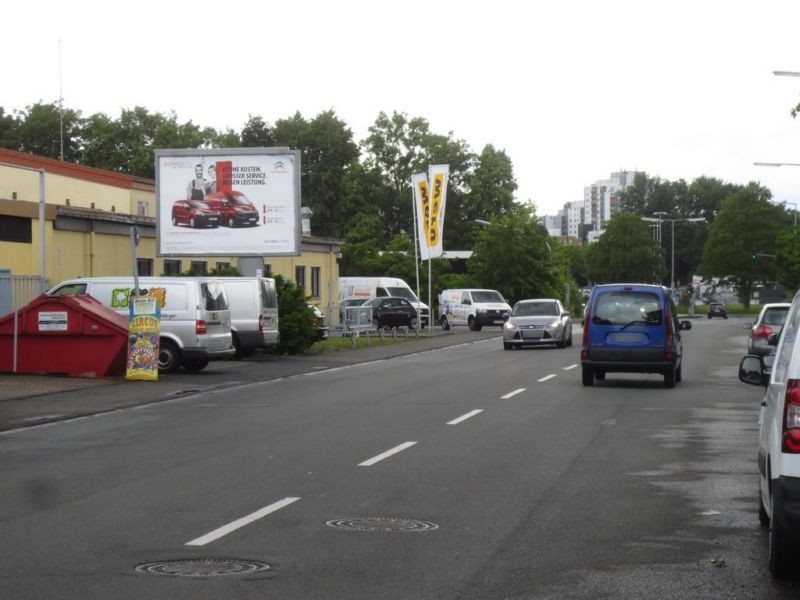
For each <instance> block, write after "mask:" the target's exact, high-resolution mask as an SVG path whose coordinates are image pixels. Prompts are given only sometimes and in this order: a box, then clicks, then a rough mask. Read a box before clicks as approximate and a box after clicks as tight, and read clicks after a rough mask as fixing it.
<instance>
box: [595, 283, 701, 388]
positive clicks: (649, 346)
mask: <svg viewBox="0 0 800 600" xmlns="http://www.w3.org/2000/svg"><path fill="white" fill-rule="evenodd" d="M691 328H692V324H691V322H690V321H678V312H677V310H676V309H675V304H674V303H673V301H672V295H671V294H670V293H669V290H667V288H665V287H663V286H660V285H648V284H641V283H613V284H605V285H596V286H594V289H592V294H591V295H590V296H589V300H588V302H587V303H586V311H585V314H584V321H583V344H582V347H581V368H582V370H583V385H585V386H590V385H592V384H593V383H594V380H595V379H596V380H598V381H603V380H604V379H605V378H606V373H661V374H663V375H664V386H665V387H668V388H674V387H675V383H676V382H678V381H680V380H681V378H682V372H683V369H682V365H683V341H682V340H681V331H683V330H687V329H691Z"/></svg>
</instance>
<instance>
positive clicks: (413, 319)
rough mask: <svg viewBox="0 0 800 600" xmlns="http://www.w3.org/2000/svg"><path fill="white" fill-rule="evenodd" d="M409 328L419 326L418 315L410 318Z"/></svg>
mask: <svg viewBox="0 0 800 600" xmlns="http://www.w3.org/2000/svg"><path fill="white" fill-rule="evenodd" d="M408 328H409V329H414V330H416V328H417V317H411V318H410V319H409V320H408Z"/></svg>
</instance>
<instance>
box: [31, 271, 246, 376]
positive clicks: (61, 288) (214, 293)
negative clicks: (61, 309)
mask: <svg viewBox="0 0 800 600" xmlns="http://www.w3.org/2000/svg"><path fill="white" fill-rule="evenodd" d="M139 289H140V290H141V291H142V292H150V293H151V294H153V295H154V296H156V297H157V298H159V299H160V302H161V338H160V348H159V350H160V351H159V355H158V370H159V371H161V372H165V373H166V372H171V371H175V370H177V369H178V367H180V366H183V368H184V369H186V370H187V371H199V370H201V369H203V368H205V366H206V365H207V364H208V361H210V360H220V359H225V358H230V357H231V356H233V354H234V348H233V344H232V336H231V313H230V310H229V308H228V298H227V296H226V295H225V288H224V287H222V284H221V283H219V282H218V281H215V280H201V279H200V278H195V277H140V278H139ZM132 290H133V277H131V276H128V277H86V278H80V279H70V280H67V281H62V282H61V283H59V284H58V285H56V286H55V287H53V288H51V289H50V290H48V291H47V294H48V295H50V296H64V295H68V294H74V295H78V294H88V295H90V296H93V297H94V298H96V299H97V300H99V301H100V302H101V303H103V304H104V305H106V306H108V307H109V308H111V309H112V310H114V311H116V312H118V313H119V314H121V315H125V316H127V315H128V297H129V296H130V293H131V291H132Z"/></svg>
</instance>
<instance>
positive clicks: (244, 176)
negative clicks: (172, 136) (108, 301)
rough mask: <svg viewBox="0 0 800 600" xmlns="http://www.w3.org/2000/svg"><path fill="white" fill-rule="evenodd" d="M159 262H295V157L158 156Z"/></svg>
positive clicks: (249, 153) (232, 151)
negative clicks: (281, 258) (177, 258)
mask: <svg viewBox="0 0 800 600" xmlns="http://www.w3.org/2000/svg"><path fill="white" fill-rule="evenodd" d="M156 213H157V215H156V238H157V253H158V255H159V256H299V254H300V151H299V150H289V149H288V148H221V149H214V150H208V149H201V150H156Z"/></svg>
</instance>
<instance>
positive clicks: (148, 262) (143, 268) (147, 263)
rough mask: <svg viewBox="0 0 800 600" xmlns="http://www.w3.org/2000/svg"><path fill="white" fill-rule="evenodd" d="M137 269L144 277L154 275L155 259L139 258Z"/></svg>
mask: <svg viewBox="0 0 800 600" xmlns="http://www.w3.org/2000/svg"><path fill="white" fill-rule="evenodd" d="M136 269H137V270H138V271H139V275H141V276H142V277H151V276H152V275H153V259H152V258H137V259H136Z"/></svg>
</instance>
